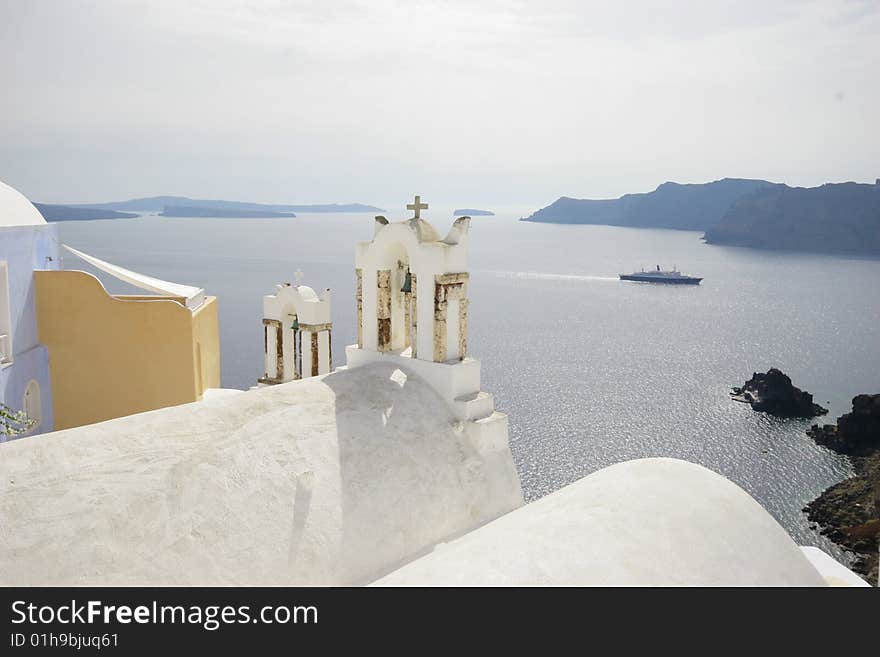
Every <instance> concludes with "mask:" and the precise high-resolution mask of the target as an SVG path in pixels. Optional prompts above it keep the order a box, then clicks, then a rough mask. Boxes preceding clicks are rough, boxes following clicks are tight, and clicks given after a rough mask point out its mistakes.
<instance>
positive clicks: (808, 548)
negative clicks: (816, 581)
mask: <svg viewBox="0 0 880 657" xmlns="http://www.w3.org/2000/svg"><path fill="white" fill-rule="evenodd" d="M801 551H802V552H803V553H804V556H805V557H807V559H809V560H810V563H811V564H813V567H814V568H815V569H816V570H818V571H819V574H820V575H822V577H823V578H824V580H825V581H826V582H827V583H828V586H856V587H863V586H870V584H868V582H866V581H865V580H863V579H862V578H861V577H859V576H858V575H856V574H855V573H854V572H853V571H851V570H850V569H849V568H847V567H846V566H844V565H843V564H842V563H840V562H838V561H836V560H835V559H834V558H833V557H832V556H831V555H830V554H827V553H826V552H824V551H822V550H820V549H819V548H817V547H813V546H812V545H805V546H801Z"/></svg>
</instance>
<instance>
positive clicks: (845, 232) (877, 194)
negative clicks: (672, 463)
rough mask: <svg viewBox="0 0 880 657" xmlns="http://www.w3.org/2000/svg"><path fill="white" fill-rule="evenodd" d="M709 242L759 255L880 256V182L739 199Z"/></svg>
mask: <svg viewBox="0 0 880 657" xmlns="http://www.w3.org/2000/svg"><path fill="white" fill-rule="evenodd" d="M704 239H705V240H706V242H707V243H709V244H724V245H729V246H748V247H752V248H758V249H777V250H786V251H816V252H822V253H851V254H859V255H880V182H878V183H877V184H874V185H865V184H858V183H852V182H850V183H841V184H827V185H822V186H821V187H809V188H804V187H789V186H788V185H774V186H773V187H769V188H766V189H762V190H759V191H757V192H755V193H754V194H749V195H747V196H744V197H742V198H740V199H738V200H737V201H736V202H735V203H734V204H733V205H732V206H731V207H730V209H729V210H728V211H727V212H726V213H725V214H724V216H723V217H722V218H721V220H720V221H719V222H718V223H717V224H716V225H715V226H712V227H711V228H709V229H708V230H707V231H706V234H705V236H704Z"/></svg>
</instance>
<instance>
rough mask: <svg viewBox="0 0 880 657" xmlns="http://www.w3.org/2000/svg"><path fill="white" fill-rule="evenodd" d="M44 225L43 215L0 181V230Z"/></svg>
mask: <svg viewBox="0 0 880 657" xmlns="http://www.w3.org/2000/svg"><path fill="white" fill-rule="evenodd" d="M44 223H46V220H45V219H43V215H41V214H40V212H39V210H37V209H36V208H35V207H34V204H33V203H31V202H30V201H29V200H27V198H26V197H25V196H24V194H22V193H21V192H19V191H18V190H16V189H13V188H12V187H10V186H9V185H7V184H6V183H4V182H3V181H0V228H5V227H8V226H38V225H40V224H44Z"/></svg>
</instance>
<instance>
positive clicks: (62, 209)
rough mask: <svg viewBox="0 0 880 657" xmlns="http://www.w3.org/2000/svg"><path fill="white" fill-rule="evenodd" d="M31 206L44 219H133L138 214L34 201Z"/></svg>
mask: <svg viewBox="0 0 880 657" xmlns="http://www.w3.org/2000/svg"><path fill="white" fill-rule="evenodd" d="M33 206H34V207H35V208H36V209H37V210H38V211H39V213H40V214H41V215H43V219H45V220H46V221H90V220H92V219H133V218H135V217H137V216H138V215H136V214H132V213H130V212H117V211H115V210H103V209H96V208H81V207H73V206H69V205H48V204H46V203H34V204H33Z"/></svg>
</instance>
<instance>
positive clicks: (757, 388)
mask: <svg viewBox="0 0 880 657" xmlns="http://www.w3.org/2000/svg"><path fill="white" fill-rule="evenodd" d="M730 396H731V397H732V398H733V399H735V400H736V401H740V402H744V403H747V404H751V406H752V408H753V409H754V410H756V411H764V412H765V413H770V414H771V415H778V416H780V417H815V416H817V415H825V414H826V413H827V412H828V409H827V408H822V407H821V406H819V404H814V403H813V395H811V394H810V393H809V392H805V391H803V390H801V389H800V388H795V387H794V386H793V385H792V383H791V379H790V378H789V377H788V375H786V374H785V373H784V372H782V371H781V370H778V369H776V368H775V367H771V368H770V369H769V370H767V373H766V374H761V373H760V372H754V373H753V374H752V378H751V379H749V380H748V381H746V382H745V384H744V385H743V386H742V387H741V388H736V387H734V388H733V392H732V393H730Z"/></svg>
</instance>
